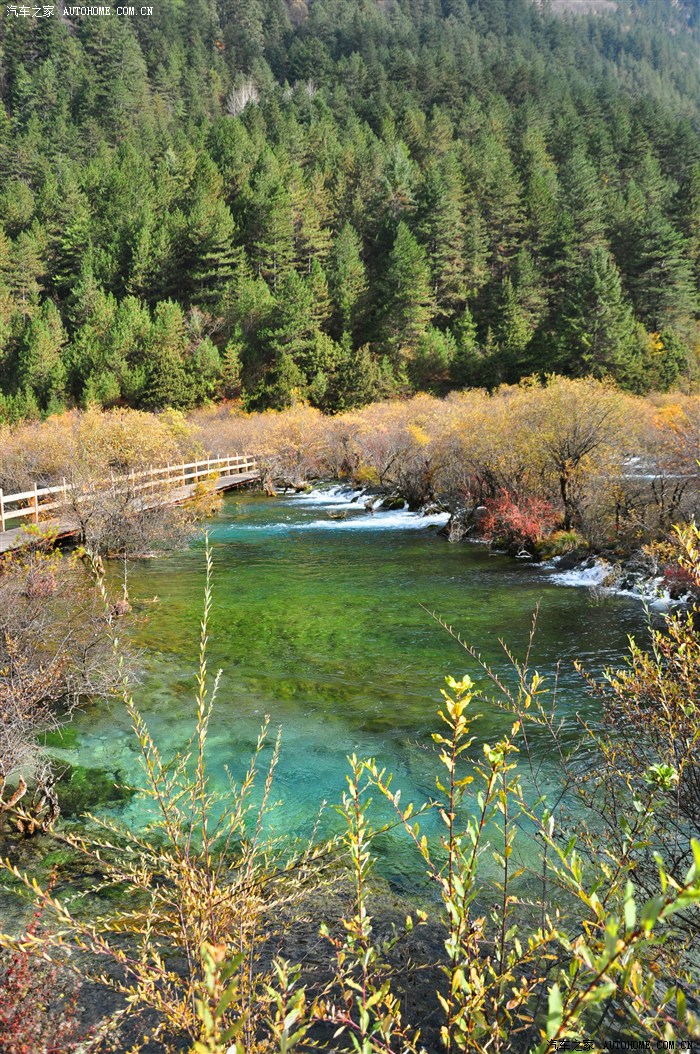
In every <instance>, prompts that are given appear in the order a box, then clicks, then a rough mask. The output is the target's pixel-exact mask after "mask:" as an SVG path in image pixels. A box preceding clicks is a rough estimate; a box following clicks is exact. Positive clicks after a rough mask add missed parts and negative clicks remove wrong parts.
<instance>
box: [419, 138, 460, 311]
mask: <svg viewBox="0 0 700 1054" xmlns="http://www.w3.org/2000/svg"><path fill="white" fill-rule="evenodd" d="M463 213H464V195H463V192H462V186H461V182H460V178H459V172H458V169H457V165H456V162H455V160H454V158H453V157H451V156H448V157H447V158H445V159H444V160H443V161H442V162H441V163H440V164H439V165H438V164H437V163H434V164H432V165H430V166H429V167H428V168H427V170H426V172H425V174H424V177H423V182H422V185H421V188H420V191H419V194H418V231H419V233H420V236H421V240H422V242H423V244H424V246H425V247H426V249H427V252H428V260H429V263H430V273H431V278H432V289H433V296H434V298H435V304H436V309H437V310H436V314H437V316H438V317H439V318H441V319H444V320H448V319H451V318H453V317H454V315H455V313H456V312H457V311H458V310H459V309H460V308H463V307H464V304H465V301H466V278H465V256H466V252H465V227H464V218H463Z"/></svg>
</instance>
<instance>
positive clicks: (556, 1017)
mask: <svg viewBox="0 0 700 1054" xmlns="http://www.w3.org/2000/svg"><path fill="white" fill-rule="evenodd" d="M563 1011H564V1008H563V1004H562V1001H561V992H560V991H559V985H558V984H553V985H552V987H551V988H550V989H549V1005H548V1009H547V1039H552V1037H553V1036H556V1034H557V1032H558V1031H559V1029H560V1028H561V1022H562V1017H563Z"/></svg>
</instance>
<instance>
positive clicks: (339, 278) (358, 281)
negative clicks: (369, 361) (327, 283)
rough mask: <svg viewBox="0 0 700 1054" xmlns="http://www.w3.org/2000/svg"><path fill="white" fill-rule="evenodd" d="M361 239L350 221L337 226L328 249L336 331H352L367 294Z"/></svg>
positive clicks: (355, 330) (360, 313)
mask: <svg viewBox="0 0 700 1054" xmlns="http://www.w3.org/2000/svg"><path fill="white" fill-rule="evenodd" d="M361 252H362V243H361V241H360V238H359V237H358V234H357V232H356V231H355V229H354V228H353V227H352V225H351V224H349V223H346V224H345V225H344V226H343V227H342V229H341V230H340V232H339V234H338V236H337V238H336V240H335V244H334V246H333V253H332V267H331V290H332V294H333V300H334V303H335V320H336V331H337V332H341V333H349V334H350V335H355V334H356V333H357V330H358V327H359V325H360V323H361V315H362V306H363V303H364V298H365V296H366V294H367V289H368V286H367V272H366V269H365V265H364V263H363V262H362V256H361Z"/></svg>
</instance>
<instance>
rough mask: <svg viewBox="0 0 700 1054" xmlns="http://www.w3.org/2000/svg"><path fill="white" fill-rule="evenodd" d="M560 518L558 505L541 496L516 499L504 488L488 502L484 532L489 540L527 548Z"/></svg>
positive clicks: (543, 535) (547, 531) (548, 531)
mask: <svg viewBox="0 0 700 1054" xmlns="http://www.w3.org/2000/svg"><path fill="white" fill-rule="evenodd" d="M559 518H560V517H559V514H558V513H557V511H556V509H554V508H553V506H552V505H550V503H549V502H548V501H544V500H543V499H542V498H522V499H520V500H519V501H515V499H514V498H513V497H512V495H510V494H509V493H508V492H507V491H501V493H500V494H499V495H498V497H496V498H490V499H489V500H488V501H487V502H486V512H485V514H484V516H483V518H482V520H481V532H482V534H483V536H484V537H485V538H488V539H490V540H496V541H498V542H500V543H502V544H504V545H508V546H516V545H517V546H519V547H521V548H526V549H527V548H532V547H533V546H535V545H536V544H537V542H539V541H541V540H542V539H543V538H544V537H546V535H548V534H550V533H551V531H552V530H553V528H554V527H555V526H556V525H557V522H558V521H559Z"/></svg>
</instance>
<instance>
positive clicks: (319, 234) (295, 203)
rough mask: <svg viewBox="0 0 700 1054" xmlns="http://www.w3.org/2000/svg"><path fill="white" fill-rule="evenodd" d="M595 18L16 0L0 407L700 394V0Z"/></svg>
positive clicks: (346, 4)
mask: <svg viewBox="0 0 700 1054" xmlns="http://www.w3.org/2000/svg"><path fill="white" fill-rule="evenodd" d="M576 6H577V5H575V4H568V5H567V4H561V3H559V2H558V0H555V2H553V3H550V2H548V0H545V2H543V3H542V4H541V5H538V4H536V3H534V2H533V0H306V2H305V0H287V2H286V3H285V2H284V0H190V2H187V3H184V2H181V0H159V3H158V4H157V6H156V7H155V8H154V10H153V15H152V17H147V16H145V17H139V16H138V15H137V16H136V17H132V18H129V17H117V16H116V8H112V14H111V15H110V16H106V17H94V16H92V17H89V16H88V17H80V16H79V15H75V16H74V15H73V14H67V13H66V11H65V10H64V9H63V7H60V8H58V9H57V10H56V11H55V13H54V15H53V17H44V18H36V19H35V18H31V17H30V18H25V17H16V16H13V14H12V13H11V12H9V11H8V10H5V11H4V12H3V15H2V19H3V21H2V23H0V25H1V30H2V38H1V40H2V44H1V52H0V54H1V64H0V203H1V204H0V415H1V416H3V417H4V418H5V419H6V420H7V421H10V422H12V421H15V420H18V419H21V418H25V417H36V416H38V415H41V414H45V413H47V412H49V413H50V412H55V411H59V410H61V409H63V408H66V407H70V406H74V405H78V406H88V405H97V406H104V407H109V406H114V405H123V404H127V405H131V406H135V407H139V408H144V409H159V408H162V407H165V406H172V407H176V408H182V409H186V408H189V407H192V406H194V405H195V404H198V403H202V402H205V401H207V400H209V399H211V398H217V397H229V398H231V397H235V398H240V399H242V401H243V405H244V406H245V407H246V408H247V409H250V410H258V409H264V408H266V407H276V408H283V407H285V406H288V405H290V404H291V403H293V402H294V401H296V400H298V399H300V398H301V399H306V400H308V401H309V402H310V403H311V404H312V405H314V406H317V407H319V408H321V409H323V410H331V411H336V410H343V409H349V408H352V407H354V406H359V405H362V404H364V403H366V402H369V401H371V400H373V399H376V398H382V397H386V396H390V395H393V394H406V393H408V392H410V391H412V390H429V391H433V392H436V393H438V394H441V393H444V392H446V391H447V390H449V389H450V388H462V387H464V386H483V387H487V388H492V387H494V386H496V385H498V384H499V383H502V382H513V381H517V380H518V379H519V378H521V377H524V376H528V375H530V374H533V373H539V374H544V373H551V372H556V373H561V374H565V375H570V376H582V375H593V376H596V377H605V376H611V377H612V378H614V379H615V380H616V381H617V382H618V384H619V385H620V386H622V387H623V388H625V389H627V390H629V391H632V392H643V391H647V390H650V389H668V388H672V387H681V388H683V389H685V390H688V389H690V388H692V387H693V386H694V385H695V384H696V382H697V378H698V376H699V375H700V368H699V365H698V355H699V353H700V344H699V337H698V321H697V320H698V313H699V300H700V298H699V296H698V283H699V281H700V68H699V67H698V62H697V55H698V48H699V47H700V18H699V17H698V15H699V11H700V8H699V7H698V5H697V4H695V3H690V2H682V0H621V2H619V3H617V4H616V5H615V4H612V3H611V4H602V5H600V4H599V5H597V10H596V12H595V13H590V12H587V11H585V10H584V11H583V12H582V13H574V14H572V13H571V11H570V10H568V9H570V8H574V9H575V8H576ZM579 6H580V5H579ZM582 6H583V8H584V9H585V8H586V7H587V6H589V7H590V6H592V5H586V4H584V5H582ZM593 6H595V5H593ZM562 8H563V9H564V10H562ZM69 10H71V9H69ZM137 10H138V9H137Z"/></svg>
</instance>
